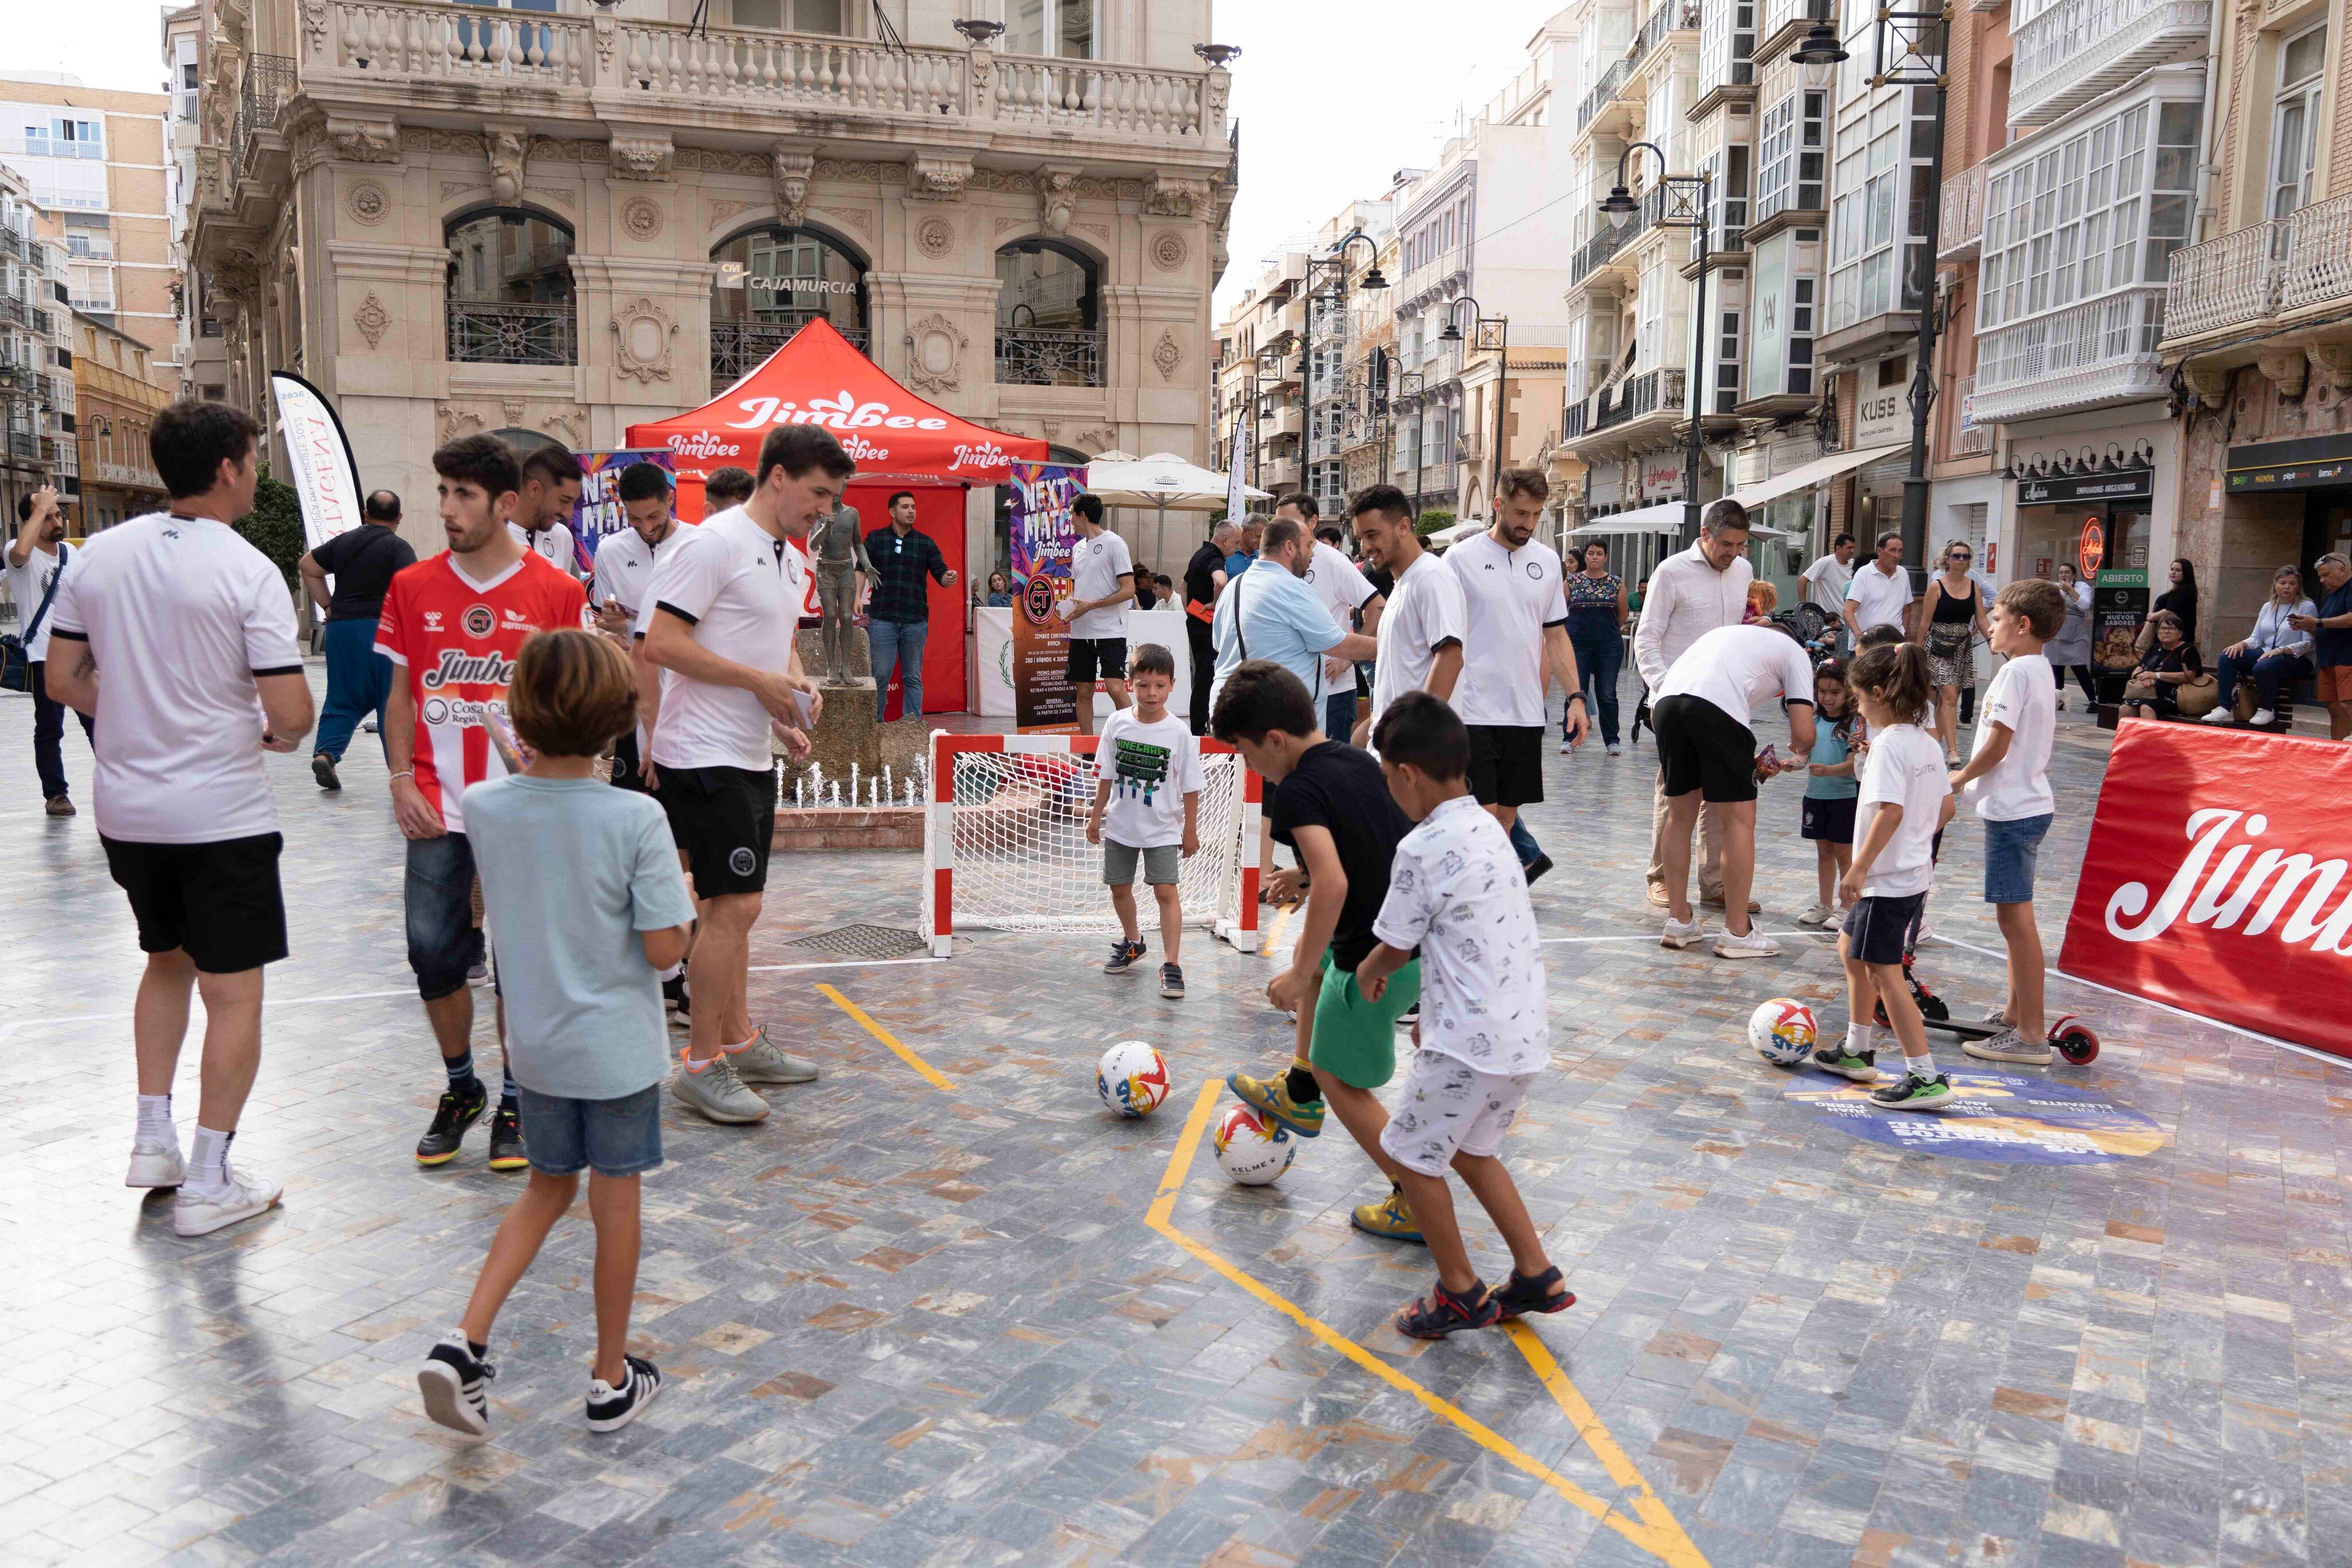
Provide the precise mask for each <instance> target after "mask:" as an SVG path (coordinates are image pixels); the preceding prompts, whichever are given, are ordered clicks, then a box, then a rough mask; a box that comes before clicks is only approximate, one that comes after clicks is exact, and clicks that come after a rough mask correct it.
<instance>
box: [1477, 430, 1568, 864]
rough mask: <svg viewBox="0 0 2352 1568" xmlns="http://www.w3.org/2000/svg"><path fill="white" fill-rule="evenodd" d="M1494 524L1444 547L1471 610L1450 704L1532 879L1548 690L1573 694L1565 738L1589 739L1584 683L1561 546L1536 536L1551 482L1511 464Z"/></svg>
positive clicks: (1484, 787) (1490, 805)
mask: <svg viewBox="0 0 2352 1568" xmlns="http://www.w3.org/2000/svg"><path fill="white" fill-rule="evenodd" d="M1495 495H1496V501H1497V505H1496V507H1495V523H1494V526H1493V527H1492V528H1488V529H1487V530H1486V532H1485V533H1483V534H1475V535H1473V536H1472V537H1470V538H1466V539H1464V540H1463V541H1462V542H1461V543H1459V544H1457V545H1454V547H1453V548H1452V549H1448V550H1447V551H1446V552H1445V565H1446V566H1447V567H1448V568H1449V569H1450V570H1452V571H1453V573H1454V578H1455V580H1457V581H1459V582H1460V583H1461V584H1462V599H1463V603H1464V605H1465V607H1466V609H1467V612H1468V620H1467V632H1468V635H1466V636H1465V638H1464V639H1463V644H1462V682H1461V684H1460V685H1457V686H1455V687H1454V712H1455V713H1456V714H1458V715H1460V716H1461V718H1462V722H1463V723H1464V724H1465V725H1467V726H1469V727H1470V792H1471V793H1472V794H1474V795H1475V796H1477V798H1478V804H1480V805H1481V806H1484V807H1486V810H1489V811H1491V812H1493V813H1494V816H1495V820H1496V821H1498V822H1500V823H1502V824H1503V828H1504V830H1505V831H1507V832H1508V833H1509V834H1510V836H1511V847H1512V849H1514V850H1516V851H1517V852H1518V856H1519V865H1520V868H1521V869H1522V870H1523V871H1525V872H1526V873H1527V878H1528V881H1529V882H1533V881H1535V879H1536V878H1538V877H1539V876H1541V875H1543V873H1546V872H1548V871H1549V870H1551V857H1550V856H1549V855H1548V854H1546V853H1544V852H1543V849H1542V846H1540V845H1539V844H1538V843H1537V842H1536V841H1535V835H1533V834H1532V833H1530V832H1528V830H1527V829H1526V827H1525V826H1523V825H1522V824H1521V823H1520V821H1519V808H1520V807H1521V806H1529V805H1533V804H1535V803H1536V802H1537V801H1539V800H1542V799H1543V752H1544V689H1545V677H1546V676H1547V675H1549V676H1550V677H1551V678H1552V679H1554V680H1557V681H1558V682H1559V685H1560V689H1561V690H1562V691H1564V692H1566V693H1567V694H1568V697H1567V706H1568V718H1567V728H1568V736H1569V739H1570V742H1571V744H1577V745H1580V744H1582V742H1583V740H1584V730H1585V706H1584V690H1583V686H1584V683H1583V681H1582V680H1581V679H1580V677H1579V676H1578V674H1577V671H1576V650H1575V649H1574V648H1572V647H1570V645H1569V641H1568V597H1567V591H1566V589H1565V588H1564V586H1563V584H1562V581H1561V579H1560V568H1559V551H1558V550H1556V549H1552V548H1551V547H1550V546H1549V545H1548V544H1545V543H1544V542H1543V541H1542V540H1540V539H1538V538H1536V537H1535V531H1536V525H1537V524H1538V522H1541V521H1542V520H1543V509H1544V503H1545V502H1546V501H1548V500H1549V499H1550V498H1551V485H1550V483H1549V481H1548V480H1546V479H1545V478H1544V476H1542V475H1541V474H1538V473H1537V472H1536V471H1535V470H1534V469H1532V468H1506V469H1505V470H1503V473H1502V475H1501V476H1500V477H1499V478H1498V479H1496V484H1495Z"/></svg>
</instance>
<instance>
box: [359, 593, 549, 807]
mask: <svg viewBox="0 0 2352 1568" xmlns="http://www.w3.org/2000/svg"><path fill="white" fill-rule="evenodd" d="M587 605H588V596H587V594H586V592H585V591H583V589H582V588H581V586H580V584H579V583H578V582H577V581H575V580H572V578H571V577H569V576H567V575H565V574H564V573H563V572H562V571H559V570H556V569H555V568H554V567H552V566H550V565H549V564H548V563H547V562H546V560H544V559H541V557H539V556H537V555H531V554H525V555H524V556H523V558H522V559H520V560H519V561H517V562H516V563H515V564H514V565H512V566H510V567H509V568H508V569H507V570H505V571H503V572H500V573H499V575H498V576H497V577H495V578H493V579H491V580H489V581H488V582H476V581H475V580H473V579H472V578H470V577H467V575H466V573H465V571H464V570H462V569H461V568H460V567H459V566H458V565H457V561H456V559H454V558H452V557H451V556H450V554H449V552H448V551H446V550H444V551H443V552H442V553H440V554H439V555H436V556H435V557H433V558H432V559H429V560H421V561H418V562H417V563H416V564H415V566H412V567H409V568H407V569H406V570H404V571H401V572H400V573H398V574H397V575H395V576H394V578H393V580H392V586H391V587H390V588H389V589H388V590H386V591H385V592H384V596H383V618H382V619H381V620H379V621H378V622H376V628H375V651H376V652H377V653H382V654H383V656H384V657H385V658H387V659H390V660H391V661H392V662H393V663H394V664H397V665H399V666H400V678H401V679H403V680H404V681H406V682H407V683H408V695H409V698H410V700H411V701H413V702H414V703H415V705H416V758H415V761H414V762H413V763H412V764H411V765H410V766H412V767H413V768H415V769H416V787H417V788H418V789H422V790H423V791H424V792H425V799H426V800H429V801H431V802H432V803H433V806H434V809H435V810H438V811H439V812H440V813H441V822H442V825H443V826H444V827H446V828H447V829H448V830H449V831H451V832H453V833H462V832H464V831H466V821H465V818H464V816H463V814H462V813H461V812H460V810H459V809H458V802H459V800H460V798H461V797H462V796H463V795H464V794H465V792H466V790H467V788H468V787H469V786H472V785H475V784H479V783H481V782H482V781H483V780H484V779H499V778H503V777H505V775H506V770H507V769H506V764H505V762H504V761H502V760H501V759H500V758H499V750H498V747H495V746H493V745H491V744H490V732H489V729H488V723H487V720H486V718H485V716H486V715H487V714H488V712H489V711H490V710H492V709H496V710H497V711H498V712H499V713H501V714H503V713H504V712H505V711H506V706H507V687H508V685H509V684H510V683H511V682H512V681H513V679H514V662H515V655H516V654H518V653H521V652H522V643H523V639H524V638H526V637H528V636H530V634H531V633H532V632H543V631H551V630H553V629H555V628H558V627H563V626H577V625H579V624H580V618H581V615H582V614H583V612H585V610H586V609H587Z"/></svg>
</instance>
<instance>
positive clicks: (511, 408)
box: [499, 397, 524, 425]
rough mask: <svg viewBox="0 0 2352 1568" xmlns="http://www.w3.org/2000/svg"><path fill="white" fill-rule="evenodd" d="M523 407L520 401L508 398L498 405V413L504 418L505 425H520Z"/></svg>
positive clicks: (517, 398) (515, 398) (516, 398)
mask: <svg viewBox="0 0 2352 1568" xmlns="http://www.w3.org/2000/svg"><path fill="white" fill-rule="evenodd" d="M523 406H524V405H523V401H522V399H520V398H519V397H510V398H508V399H506V400H505V401H504V402H500V403H499V413H501V414H503V415H505V416H506V423H509V424H512V425H520V423H522V415H523Z"/></svg>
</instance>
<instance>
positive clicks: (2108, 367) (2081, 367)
mask: <svg viewBox="0 0 2352 1568" xmlns="http://www.w3.org/2000/svg"><path fill="white" fill-rule="evenodd" d="M2163 322H2164V290H2163V289H2161V288H2133V289H2130V290H2128V291H2126V292H2124V293H2120V294H2114V295H2109V296H2107V297H2106V298H2102V299H2090V300H2085V301H2084V302H2083V303H2082V304H2080V305H2073V306H2069V307H2067V308H2065V309H2063V310H2053V311H2052V312H2050V313H2049V314H2048V315H2046V316H2038V317H2035V318H2034V319H2032V320H2030V321H2020V322H2017V323H2016V324H2014V325H2013V326H2008V327H1997V328H1994V329H1992V330H1990V331H1989V332H1984V333H1981V334H1979V337H1978V340H1977V385H1976V393H1975V398H1974V406H1975V410H1976V417H1977V419H1978V420H1979V422H1981V423H1988V424H1999V423H2008V422H2011V421H2013V420H2018V419H2026V418H2031V417H2032V416H2034V415H2036V414H2040V413H2052V412H2055V411H2057V410H2061V409H2068V408H2088V407H2095V406H2097V405H2099V404H2102V403H2111V402H2132V401H2134V400H2136V399H2139V398H2145V397H2161V396H2162V395H2163V394H2164V391H2165V385H2166V382H2167V379H2168V378H2167V375H2166V371H2165V368H2164V361H2162V360H2161V359H2160V358H2159V357H2158V353H2157V340H2158V335H2159V334H2160V333H2161V332H2162V330H2163Z"/></svg>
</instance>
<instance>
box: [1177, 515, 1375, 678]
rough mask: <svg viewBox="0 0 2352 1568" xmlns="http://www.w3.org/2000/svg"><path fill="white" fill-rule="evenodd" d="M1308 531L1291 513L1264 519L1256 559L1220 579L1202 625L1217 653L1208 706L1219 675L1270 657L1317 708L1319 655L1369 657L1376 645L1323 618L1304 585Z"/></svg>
mask: <svg viewBox="0 0 2352 1568" xmlns="http://www.w3.org/2000/svg"><path fill="white" fill-rule="evenodd" d="M1314 551H1315V539H1314V536H1313V535H1311V534H1309V533H1308V532H1307V526H1306V525H1305V524H1303V523H1301V522H1299V521H1297V519H1296V518H1292V517H1276V518H1275V519H1274V521H1272V522H1270V523H1268V524H1266V525H1265V537H1264V538H1263V539H1262V540H1261V541H1260V543H1259V546H1258V554H1257V559H1256V560H1255V561H1254V562H1252V563H1251V565H1250V569H1249V570H1247V571H1244V572H1243V573H1242V574H1241V575H1240V576H1238V577H1236V578H1234V579H1233V580H1231V581H1229V582H1227V583H1226V584H1225V588H1224V591H1223V593H1221V594H1219V595H1218V596H1217V611H1216V614H1215V616H1214V618H1213V619H1212V620H1211V622H1210V623H1209V640H1210V642H1211V643H1213V644H1214V645H1215V647H1216V651H1217V674H1216V680H1215V683H1214V685H1213V689H1212V690H1211V691H1210V693H1209V706H1210V708H1211V710H1212V711H1214V709H1215V707H1216V706H1217V693H1218V692H1221V691H1223V689H1224V685H1225V677H1226V676H1227V675H1230V674H1233V672H1234V670H1235V669H1237V668H1239V667H1240V665H1241V663H1242V661H1243V660H1244V659H1271V660H1273V661H1274V662H1275V663H1276V664H1280V665H1281V666H1282V667H1283V668H1284V669H1286V670H1288V671H1289V672H1290V673H1291V674H1294V675H1297V677H1298V679H1299V681H1300V682H1301V683H1302V684H1303V685H1305V686H1306V687H1307V695H1309V696H1311V697H1313V698H1314V699H1315V704H1316V709H1315V711H1316V712H1317V713H1318V714H1319V713H1321V712H1322V711H1323V708H1322V703H1323V660H1324V658H1325V656H1326V655H1328V656H1329V657H1331V658H1334V659H1346V660H1349V661H1353V660H1357V659H1369V658H1370V657H1372V655H1373V653H1375V652H1376V651H1377V650H1378V648H1379V644H1378V643H1375V642H1374V641H1373V640H1372V639H1371V638H1370V637H1367V636H1364V635H1363V634H1362V633H1361V632H1345V631H1342V630H1341V629H1340V626H1339V622H1337V621H1334V620H1333V619H1332V618H1331V612H1330V611H1329V610H1328V609H1326V608H1325V607H1324V604H1323V601H1322V598H1321V596H1320V595H1318V594H1317V592H1316V591H1314V590H1313V589H1312V588H1309V587H1308V586H1307V581H1306V578H1307V566H1308V564H1309V563H1310V562H1311V561H1312V560H1313V559H1315V555H1314Z"/></svg>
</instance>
